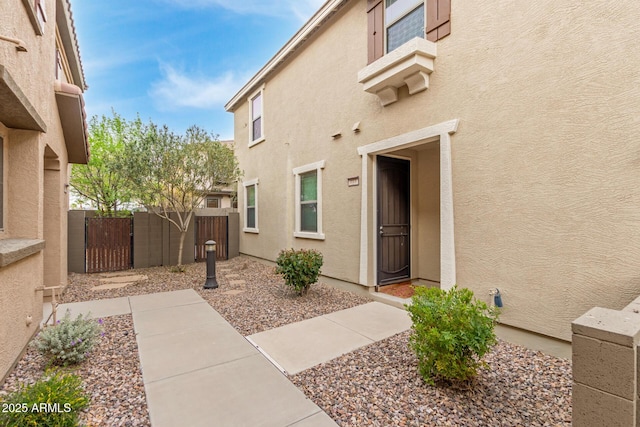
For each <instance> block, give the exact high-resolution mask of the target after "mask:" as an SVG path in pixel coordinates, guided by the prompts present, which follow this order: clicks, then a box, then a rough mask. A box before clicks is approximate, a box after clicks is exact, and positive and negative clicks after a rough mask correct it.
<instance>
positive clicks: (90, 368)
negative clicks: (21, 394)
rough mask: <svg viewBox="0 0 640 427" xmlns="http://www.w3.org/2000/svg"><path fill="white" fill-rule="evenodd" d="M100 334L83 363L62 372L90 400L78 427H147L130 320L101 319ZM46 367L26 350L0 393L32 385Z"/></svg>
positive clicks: (44, 362) (35, 354)
mask: <svg viewBox="0 0 640 427" xmlns="http://www.w3.org/2000/svg"><path fill="white" fill-rule="evenodd" d="M103 332H104V335H103V336H102V337H101V338H100V340H99V343H98V344H97V345H96V347H95V348H94V349H93V351H92V353H91V355H90V356H89V357H88V358H87V359H86V360H85V362H83V363H81V364H79V365H77V366H69V367H66V368H62V369H64V370H65V371H69V372H74V373H76V374H78V375H79V376H80V377H81V378H82V383H83V386H84V389H85V392H86V393H87V394H88V395H89V396H90V397H91V403H90V406H89V408H87V409H86V410H85V411H83V413H82V414H80V419H81V423H83V425H88V426H127V427H129V426H150V425H151V422H150V420H149V412H148V411H147V401H146V395H145V392H144V383H143V382H142V372H141V370H140V362H139V359H138V357H137V355H138V345H137V343H136V336H135V333H134V331H133V319H132V316H131V315H130V314H129V315H124V316H116V317H108V318H105V319H103ZM46 367H47V361H46V360H45V358H44V357H43V356H41V355H40V353H38V351H37V350H36V349H35V348H33V347H32V346H29V347H28V348H27V351H26V353H25V355H24V356H23V358H22V359H21V360H20V362H19V363H18V365H17V366H16V369H15V370H14V371H13V372H12V373H11V375H9V377H8V378H7V380H6V382H5V383H4V384H3V386H2V388H1V389H0V393H3V394H4V393H10V392H12V391H15V390H17V389H18V386H19V384H20V383H22V384H33V383H35V382H36V381H37V380H38V379H39V378H40V377H41V376H42V375H43V373H44V371H45V369H46Z"/></svg>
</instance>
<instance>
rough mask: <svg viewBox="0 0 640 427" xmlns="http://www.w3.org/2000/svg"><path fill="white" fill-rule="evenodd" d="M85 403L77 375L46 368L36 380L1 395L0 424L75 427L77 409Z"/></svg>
mask: <svg viewBox="0 0 640 427" xmlns="http://www.w3.org/2000/svg"><path fill="white" fill-rule="evenodd" d="M87 406H89V397H88V396H87V395H86V394H85V392H84V390H83V389H82V381H81V380H80V377H78V376H77V375H74V374H68V373H67V374H63V373H60V372H48V373H45V375H44V376H43V377H42V378H41V379H40V380H38V381H37V382H36V383H35V384H32V385H27V386H24V385H22V386H20V389H19V390H18V391H16V392H14V393H11V394H9V395H7V396H6V397H4V398H2V397H0V426H2V427H18V426H20V427H22V426H24V427H27V426H34V427H75V426H77V425H78V414H79V412H80V411H81V410H83V409H84V408H86V407H87Z"/></svg>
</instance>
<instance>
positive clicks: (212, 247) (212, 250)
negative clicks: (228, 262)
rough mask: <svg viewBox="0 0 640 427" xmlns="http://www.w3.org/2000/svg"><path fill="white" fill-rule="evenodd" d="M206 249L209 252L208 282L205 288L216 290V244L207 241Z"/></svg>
mask: <svg viewBox="0 0 640 427" xmlns="http://www.w3.org/2000/svg"><path fill="white" fill-rule="evenodd" d="M204 248H205V250H206V251H207V281H206V282H204V288H205V289H215V288H217V287H218V282H217V281H216V242H214V241H213V240H207V241H206V242H205V243H204Z"/></svg>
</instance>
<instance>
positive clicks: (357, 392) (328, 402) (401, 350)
mask: <svg viewBox="0 0 640 427" xmlns="http://www.w3.org/2000/svg"><path fill="white" fill-rule="evenodd" d="M409 335H410V332H409V331H407V332H403V333H400V334H397V335H395V336H393V337H391V338H388V339H386V340H383V341H379V342H376V343H373V344H371V345H369V346H367V347H363V348H361V349H358V350H356V351H354V352H352V353H348V354H346V355H344V356H342V357H340V358H337V359H334V360H332V361H330V362H327V363H325V364H323V365H320V366H316V367H314V368H311V369H308V370H306V371H304V372H301V373H299V374H297V375H294V376H292V377H291V378H290V379H291V380H292V381H293V383H294V384H296V386H298V387H299V388H300V389H301V390H303V391H304V393H305V394H306V395H307V397H309V399H311V400H312V401H314V402H315V403H316V404H317V405H318V406H320V407H321V408H322V409H323V410H324V411H325V412H327V414H328V415H329V416H330V417H331V418H333V419H334V420H335V421H336V422H337V423H338V424H339V425H341V426H343V427H346V426H559V425H560V426H561V425H571V362H569V361H568V360H565V359H559V358H556V357H552V356H548V355H544V354H542V353H540V352H534V351H531V350H528V349H526V348H524V347H520V346H517V345H513V344H509V343H506V342H504V341H499V343H498V345H496V347H495V348H494V349H493V350H492V351H491V352H490V353H488V354H487V355H486V356H485V361H486V362H487V363H488V365H489V367H488V368H487V369H482V370H480V371H479V375H478V377H477V378H476V379H475V380H474V381H473V382H472V384H470V386H469V388H468V389H466V390H461V389H456V388H449V387H444V386H430V385H428V384H426V383H425V382H424V381H423V380H422V378H421V377H420V376H419V375H418V370H417V369H418V363H417V359H416V357H415V354H414V353H413V351H412V350H410V349H409V346H408V339H409Z"/></svg>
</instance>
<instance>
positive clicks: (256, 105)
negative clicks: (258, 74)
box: [249, 87, 264, 147]
mask: <svg viewBox="0 0 640 427" xmlns="http://www.w3.org/2000/svg"><path fill="white" fill-rule="evenodd" d="M263 94H264V87H262V88H260V90H258V91H257V92H256V93H254V94H253V95H252V96H251V97H249V120H250V130H249V147H251V146H253V145H255V144H258V143H259V142H262V141H264V120H263V102H262V100H263Z"/></svg>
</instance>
